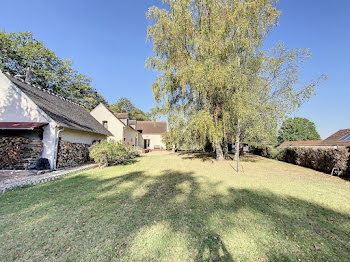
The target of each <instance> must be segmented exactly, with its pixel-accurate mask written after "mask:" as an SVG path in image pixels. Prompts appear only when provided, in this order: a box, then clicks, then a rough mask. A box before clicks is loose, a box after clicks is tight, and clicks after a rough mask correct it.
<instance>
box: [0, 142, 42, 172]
mask: <svg viewBox="0 0 350 262" xmlns="http://www.w3.org/2000/svg"><path fill="white" fill-rule="evenodd" d="M42 152H43V144H42V141H40V140H30V139H28V138H25V137H2V138H0V169H29V168H30V167H32V166H35V164H36V162H37V160H38V159H39V158H40V157H41V154H42Z"/></svg>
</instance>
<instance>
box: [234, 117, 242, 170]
mask: <svg viewBox="0 0 350 262" xmlns="http://www.w3.org/2000/svg"><path fill="white" fill-rule="evenodd" d="M240 135H241V128H240V125H239V121H237V132H236V141H235V160H236V163H237V166H236V169H237V172H239V151H240V141H239V140H240V139H239V138H240Z"/></svg>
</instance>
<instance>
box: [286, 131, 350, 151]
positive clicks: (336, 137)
mask: <svg viewBox="0 0 350 262" xmlns="http://www.w3.org/2000/svg"><path fill="white" fill-rule="evenodd" d="M304 146H350V128H348V129H341V130H339V131H337V132H335V133H334V134H333V135H331V136H330V137H328V138H326V139H325V140H306V141H285V142H283V143H282V144H281V145H280V146H279V147H304Z"/></svg>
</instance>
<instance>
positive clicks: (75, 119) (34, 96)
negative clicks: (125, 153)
mask: <svg viewBox="0 0 350 262" xmlns="http://www.w3.org/2000/svg"><path fill="white" fill-rule="evenodd" d="M5 76H6V77H7V78H8V79H9V80H10V81H11V82H12V83H14V84H15V85H16V86H17V87H18V88H19V89H20V90H21V91H22V92H24V93H25V94H26V95H27V96H28V97H29V98H30V99H31V100H32V101H33V102H34V103H35V104H36V105H37V106H38V107H39V108H40V109H41V110H43V111H44V112H45V113H46V114H47V115H48V116H49V117H51V118H52V119H53V120H54V121H55V122H56V123H57V124H58V125H59V126H61V127H65V128H70V129H75V130H81V131H85V132H92V133H97V134H103V135H107V136H111V135H112V134H111V133H110V132H109V131H108V130H107V129H105V128H104V127H103V126H102V125H101V124H100V123H99V122H98V121H97V120H96V119H95V118H94V117H93V116H92V115H91V114H90V113H89V112H88V111H87V110H86V109H85V108H84V107H82V106H80V105H78V104H76V103H73V102H71V101H68V100H66V99H64V98H62V97H59V96H57V95H55V94H53V93H49V92H47V91H44V90H42V89H40V88H37V87H34V86H31V85H29V84H27V83H25V82H22V81H20V80H18V79H16V78H14V77H13V76H11V75H8V74H5Z"/></svg>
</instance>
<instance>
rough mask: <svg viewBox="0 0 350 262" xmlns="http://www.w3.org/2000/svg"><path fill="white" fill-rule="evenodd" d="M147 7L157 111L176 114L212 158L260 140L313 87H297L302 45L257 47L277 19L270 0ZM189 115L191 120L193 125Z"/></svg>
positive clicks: (185, 0)
mask: <svg viewBox="0 0 350 262" xmlns="http://www.w3.org/2000/svg"><path fill="white" fill-rule="evenodd" d="M163 3H164V4H165V5H166V8H162V9H161V8H158V7H151V8H150V9H149V11H148V13H147V16H148V18H149V19H150V20H151V21H152V25H151V26H149V28H148V39H149V40H151V41H152V43H153V55H152V56H151V57H149V58H148V60H147V63H146V64H147V66H148V67H149V68H152V69H154V70H156V71H157V72H159V75H158V78H157V80H156V81H155V83H154V84H153V86H152V89H153V93H154V96H155V100H156V101H157V103H158V108H159V110H160V111H161V112H162V113H164V114H173V113H174V112H179V111H180V112H182V113H183V114H184V116H185V118H186V119H188V120H189V121H188V123H192V126H194V127H195V129H194V130H196V132H197V134H198V135H199V137H200V139H199V140H200V141H202V142H204V141H206V140H207V139H209V140H210V142H211V143H212V145H213V146H214V147H215V151H216V159H217V160H223V159H224V154H225V151H226V150H225V149H226V148H227V143H229V142H231V143H232V142H233V143H236V160H237V167H238V159H239V144H240V141H241V140H242V139H246V140H247V141H248V140H255V141H258V140H263V139H266V138H267V137H269V136H270V135H271V133H273V132H276V128H277V125H278V123H279V121H280V119H282V118H284V117H285V115H286V114H288V113H290V112H292V111H293V110H295V109H296V108H297V107H298V106H299V105H300V104H301V103H302V102H303V101H304V100H305V99H308V98H309V97H310V95H311V94H312V93H313V87H314V85H315V84H314V83H312V84H310V85H307V86H305V87H302V88H300V89H297V87H296V83H297V82H298V69H299V66H300V64H301V63H302V62H303V61H304V60H305V59H306V58H308V57H309V53H308V52H307V50H299V49H296V50H291V51H289V50H287V49H286V48H284V46H283V45H278V46H277V47H276V48H273V49H272V50H271V52H269V51H263V50H262V45H263V43H264V39H265V38H266V35H267V34H268V33H269V31H270V30H271V29H272V28H273V27H274V26H275V25H276V24H277V22H278V18H279V16H280V12H279V11H278V10H277V8H276V4H277V1H275V0H163ZM193 121H195V124H193Z"/></svg>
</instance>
